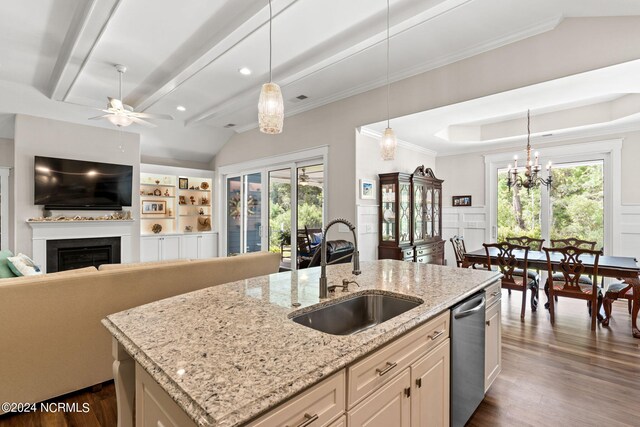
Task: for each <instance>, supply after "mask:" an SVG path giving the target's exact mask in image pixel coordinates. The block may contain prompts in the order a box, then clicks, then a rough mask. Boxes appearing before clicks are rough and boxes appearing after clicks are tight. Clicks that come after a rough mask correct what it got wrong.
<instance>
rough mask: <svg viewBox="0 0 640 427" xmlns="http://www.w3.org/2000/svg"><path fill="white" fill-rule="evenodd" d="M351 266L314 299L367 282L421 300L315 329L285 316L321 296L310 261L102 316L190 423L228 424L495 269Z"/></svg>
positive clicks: (365, 349)
mask: <svg viewBox="0 0 640 427" xmlns="http://www.w3.org/2000/svg"><path fill="white" fill-rule="evenodd" d="M361 269H362V274H361V275H360V276H358V277H357V278H356V280H357V282H358V283H359V284H360V287H359V288H358V287H356V286H355V285H351V286H350V290H351V291H350V292H348V293H343V292H340V291H339V290H338V291H337V292H336V293H335V294H330V296H329V299H327V300H323V301H322V304H327V302H329V303H330V302H333V301H335V300H339V299H345V298H349V297H352V296H354V295H357V294H358V293H361V292H363V291H365V290H369V291H370V290H372V289H374V290H376V292H381V293H386V292H394V293H400V294H404V295H408V296H410V297H414V298H420V299H422V300H424V303H423V304H421V305H419V306H418V307H416V308H414V309H412V310H409V311H407V312H405V313H403V314H401V315H399V316H397V317H394V318H393V319H390V320H388V321H386V322H384V323H382V324H380V325H377V326H375V327H372V328H370V329H368V330H365V331H363V332H361V333H358V334H356V335H347V336H336V335H329V334H325V333H322V332H319V331H315V330H313V329H310V328H307V327H306V326H302V325H299V324H296V323H294V322H293V321H291V320H290V318H289V317H290V315H291V314H292V313H294V312H295V313H298V312H302V311H309V310H310V308H309V307H310V306H312V305H316V304H319V303H320V302H321V301H320V299H319V297H318V278H319V276H320V269H319V268H311V269H306V270H299V271H298V272H285V273H278V274H272V275H270V276H262V277H256V278H252V279H248V280H241V281H237V282H233V283H227V284H224V285H220V286H215V287H211V288H206V289H202V290H199V291H195V292H191V293H188V294H184V295H178V296H175V297H172V298H168V299H164V300H160V301H156V302H153V303H150V304H146V305H143V306H140V307H136V308H132V309H130V310H125V311H122V312H120V313H116V314H112V315H109V316H107V318H106V319H104V320H103V321H102V322H103V324H104V325H105V326H106V328H107V329H108V330H109V331H110V332H111V334H112V335H113V336H114V337H115V338H116V339H117V340H118V341H119V342H120V343H121V344H122V345H123V346H124V348H125V349H126V350H127V352H128V353H129V354H130V355H131V356H132V357H133V359H134V360H135V361H136V362H138V363H139V364H140V365H141V366H142V367H143V368H144V369H145V370H146V371H147V372H148V373H149V374H150V375H151V376H152V377H153V378H154V379H155V380H156V381H157V382H158V383H159V384H160V385H161V386H162V387H163V388H164V389H165V390H166V391H167V392H168V394H169V395H170V396H171V397H172V398H173V399H174V400H175V401H176V402H177V403H178V405H179V406H180V407H181V408H182V409H183V410H184V411H185V412H186V413H187V414H188V415H189V416H190V417H191V418H192V419H193V420H194V421H195V422H196V423H197V424H198V425H202V426H224V427H230V426H237V425H241V424H243V423H245V422H247V421H249V420H251V419H253V418H255V417H256V416H257V415H259V414H262V413H265V412H267V411H268V410H269V409H272V408H274V407H275V406H277V405H278V404H280V403H282V402H283V401H284V400H286V399H288V398H290V397H292V396H294V395H295V394H297V393H299V392H300V391H302V390H304V389H306V388H308V387H309V386H311V385H313V384H315V383H318V382H319V381H321V380H322V379H324V378H326V377H328V376H329V375H331V374H332V373H334V372H337V371H339V370H340V369H342V368H344V367H345V366H347V365H349V364H351V363H352V362H354V361H355V360H357V359H359V358H360V357H362V356H364V355H365V354H367V353H369V352H371V351H372V350H374V349H376V348H378V347H380V346H382V345H384V344H385V343H387V342H389V341H391V340H393V339H394V338H396V337H398V336H399V335H401V334H403V333H404V332H406V331H408V330H409V329H412V328H414V327H415V326H417V325H419V324H422V323H425V322H427V321H428V320H429V319H431V318H433V317H434V316H436V315H437V314H439V313H441V312H442V311H443V310H445V309H447V308H449V307H451V306H453V305H454V304H456V303H457V302H459V301H461V300H463V299H464V298H466V297H467V296H469V295H472V294H473V293H475V292H477V291H478V290H480V289H482V288H484V287H486V286H487V285H488V284H490V283H491V282H493V281H495V280H496V279H497V278H498V277H499V276H500V275H499V273H496V272H488V271H480V270H472V269H461V268H452V267H441V266H436V265H429V264H419V263H411V262H403V261H392V260H382V261H370V262H362V263H361ZM327 275H328V281H329V285H331V284H340V283H341V282H342V279H343V278H349V279H353V278H354V276H353V275H352V274H351V264H340V265H334V266H329V267H328V268H327ZM292 303H299V304H300V306H299V307H292ZM316 307H317V306H316ZM314 308H315V307H314Z"/></svg>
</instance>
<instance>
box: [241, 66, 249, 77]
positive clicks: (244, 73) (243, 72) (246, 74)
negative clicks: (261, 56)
mask: <svg viewBox="0 0 640 427" xmlns="http://www.w3.org/2000/svg"><path fill="white" fill-rule="evenodd" d="M238 72H239V73H240V74H242V75H243V76H248V75H249V74H251V70H250V69H249V68H247V67H242V68H240V69H239V70H238Z"/></svg>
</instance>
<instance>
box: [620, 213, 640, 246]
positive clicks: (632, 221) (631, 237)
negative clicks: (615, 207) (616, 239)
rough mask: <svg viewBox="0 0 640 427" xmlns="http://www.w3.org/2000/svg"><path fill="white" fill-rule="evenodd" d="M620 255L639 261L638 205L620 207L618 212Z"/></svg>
mask: <svg viewBox="0 0 640 427" xmlns="http://www.w3.org/2000/svg"><path fill="white" fill-rule="evenodd" d="M620 213H621V215H620V216H621V220H620V228H619V229H620V253H619V254H616V255H621V256H632V257H635V258H636V259H640V205H622V209H621V210H620Z"/></svg>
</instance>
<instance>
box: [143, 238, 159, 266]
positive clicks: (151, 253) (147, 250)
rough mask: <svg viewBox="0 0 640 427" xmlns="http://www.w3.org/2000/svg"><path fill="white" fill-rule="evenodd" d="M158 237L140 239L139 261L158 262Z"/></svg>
mask: <svg viewBox="0 0 640 427" xmlns="http://www.w3.org/2000/svg"><path fill="white" fill-rule="evenodd" d="M160 239H161V238H160V237H155V236H154V237H143V238H141V239H140V261H141V262H150V261H160V256H161V255H160V244H161V243H160V242H161V241H160Z"/></svg>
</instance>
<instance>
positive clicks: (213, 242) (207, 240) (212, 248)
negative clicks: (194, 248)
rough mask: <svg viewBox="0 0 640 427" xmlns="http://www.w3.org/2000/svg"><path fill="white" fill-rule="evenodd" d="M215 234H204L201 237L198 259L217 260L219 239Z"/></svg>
mask: <svg viewBox="0 0 640 427" xmlns="http://www.w3.org/2000/svg"><path fill="white" fill-rule="evenodd" d="M216 237H217V235H215V234H203V235H201V236H200V246H199V250H198V258H200V259H206V258H215V257H216V256H217V255H218V247H217V245H218V239H217V238H216Z"/></svg>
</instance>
